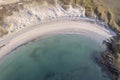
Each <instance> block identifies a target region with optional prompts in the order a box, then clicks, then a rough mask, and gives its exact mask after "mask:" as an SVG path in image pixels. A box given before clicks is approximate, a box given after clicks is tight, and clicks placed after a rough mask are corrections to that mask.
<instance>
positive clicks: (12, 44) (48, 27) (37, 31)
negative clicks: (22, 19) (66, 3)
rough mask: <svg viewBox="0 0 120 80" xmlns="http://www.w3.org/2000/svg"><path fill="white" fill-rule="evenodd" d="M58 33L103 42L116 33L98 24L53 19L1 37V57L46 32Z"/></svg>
mask: <svg viewBox="0 0 120 80" xmlns="http://www.w3.org/2000/svg"><path fill="white" fill-rule="evenodd" d="M57 33H58V34H59V33H66V34H82V35H85V36H89V37H90V38H92V39H95V40H96V41H98V42H99V43H102V41H103V40H106V39H109V37H111V36H113V35H114V34H111V32H110V31H109V30H108V29H105V28H104V27H102V26H100V25H98V24H92V23H88V22H83V21H72V20H58V21H51V22H47V23H42V24H40V25H37V26H33V27H28V28H26V29H23V30H21V31H19V32H16V33H13V34H9V35H7V36H5V37H3V38H1V39H0V46H2V45H4V44H5V46H4V47H2V48H1V49H0V59H1V58H2V57H4V56H5V55H7V54H8V53H9V52H11V50H13V49H14V48H16V47H17V46H19V45H22V44H24V43H26V42H29V41H31V40H33V39H35V38H37V37H40V36H43V35H45V34H47V35H48V34H57Z"/></svg>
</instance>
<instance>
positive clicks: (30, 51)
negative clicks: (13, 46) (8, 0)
mask: <svg viewBox="0 0 120 80" xmlns="http://www.w3.org/2000/svg"><path fill="white" fill-rule="evenodd" d="M101 51H103V48H102V47H101V46H100V45H99V44H98V43H97V42H96V41H94V40H92V39H90V38H88V37H85V36H82V35H67V34H66V35H56V36H51V37H47V38H42V39H40V40H37V41H35V42H31V43H29V44H27V45H25V46H22V47H20V48H18V49H17V50H16V51H13V52H12V53H11V54H9V55H7V56H6V57H5V58H4V59H3V60H2V61H1V62H0V80H109V79H108V78H107V77H105V73H104V72H102V71H101V69H100V67H99V66H98V65H97V64H96V63H95V62H94V61H93V59H92V58H93V57H92V55H93V54H99V53H100V52H101Z"/></svg>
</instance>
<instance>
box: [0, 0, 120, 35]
mask: <svg viewBox="0 0 120 80" xmlns="http://www.w3.org/2000/svg"><path fill="white" fill-rule="evenodd" d="M34 1H37V2H38V3H40V4H42V2H43V1H47V2H48V3H49V4H54V5H55V3H56V2H57V1H59V3H60V4H61V5H62V6H63V7H64V8H67V7H68V6H67V5H68V4H72V5H73V7H78V6H83V7H85V9H86V16H88V17H94V14H96V15H97V16H98V18H99V19H101V20H103V21H105V22H106V23H108V24H109V25H110V26H111V27H112V28H113V29H115V30H117V31H119V32H120V28H119V27H120V5H119V3H120V0H34ZM21 2H22V3H24V4H28V2H25V0H21ZM0 6H2V7H3V9H0V26H3V25H4V24H3V18H4V17H6V16H10V15H12V14H13V12H15V11H19V10H20V9H22V8H23V7H22V4H21V5H19V4H18V3H12V4H7V5H0ZM6 25H9V24H6ZM0 34H3V33H2V31H0Z"/></svg>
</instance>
